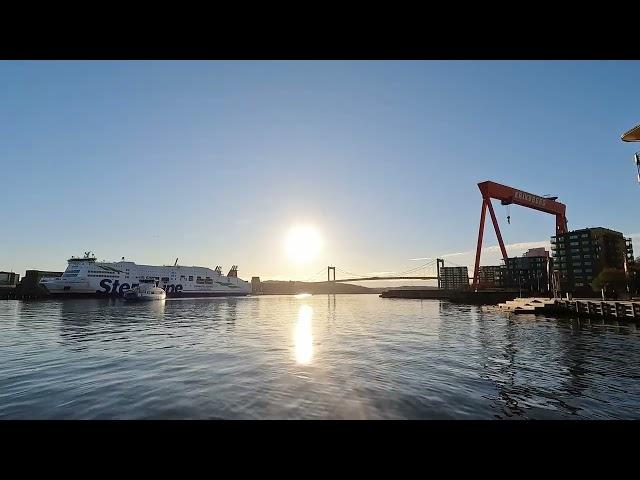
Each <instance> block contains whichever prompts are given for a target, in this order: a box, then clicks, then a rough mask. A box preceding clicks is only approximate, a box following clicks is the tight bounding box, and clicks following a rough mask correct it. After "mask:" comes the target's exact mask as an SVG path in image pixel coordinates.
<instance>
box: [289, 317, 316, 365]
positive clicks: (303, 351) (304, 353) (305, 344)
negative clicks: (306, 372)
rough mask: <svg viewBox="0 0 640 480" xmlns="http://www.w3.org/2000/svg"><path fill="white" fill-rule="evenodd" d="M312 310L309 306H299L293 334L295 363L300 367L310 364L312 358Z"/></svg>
mask: <svg viewBox="0 0 640 480" xmlns="http://www.w3.org/2000/svg"><path fill="white" fill-rule="evenodd" d="M312 318H313V308H311V307H310V306H309V305H301V306H300V310H298V321H297V322H296V326H295V330H294V333H293V341H294V345H295V354H296V362H298V363H299V364H301V365H308V364H309V363H311V360H312V357H313V335H312V333H311V320H312Z"/></svg>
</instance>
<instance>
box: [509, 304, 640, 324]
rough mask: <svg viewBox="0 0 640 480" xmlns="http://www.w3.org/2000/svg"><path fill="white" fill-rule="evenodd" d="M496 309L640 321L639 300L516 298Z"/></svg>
mask: <svg viewBox="0 0 640 480" xmlns="http://www.w3.org/2000/svg"><path fill="white" fill-rule="evenodd" d="M496 309H497V310H500V311H504V312H509V313H514V314H522V313H533V314H550V315H558V316H560V315H568V316H574V317H602V318H605V317H610V318H617V319H620V320H623V319H624V320H632V321H640V300H630V301H615V300H608V301H604V300H598V299H594V298H585V299H573V300H564V299H559V298H555V299H554V298H551V299H550V298H516V299H515V300H511V301H508V302H505V303H500V304H498V305H497V307H496Z"/></svg>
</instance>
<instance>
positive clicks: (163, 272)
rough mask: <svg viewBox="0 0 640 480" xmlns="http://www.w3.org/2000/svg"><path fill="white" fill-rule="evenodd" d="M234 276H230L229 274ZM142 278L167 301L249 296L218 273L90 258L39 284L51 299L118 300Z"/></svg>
mask: <svg viewBox="0 0 640 480" xmlns="http://www.w3.org/2000/svg"><path fill="white" fill-rule="evenodd" d="M231 273H234V272H230V274H231ZM142 278H147V279H148V278H154V279H156V280H157V282H158V286H159V287H160V288H162V289H163V290H164V291H165V293H166V296H167V298H175V297H226V296H245V295H249V294H251V284H250V283H249V282H246V281H244V280H242V279H240V278H238V277H237V276H235V275H230V276H224V275H222V274H221V273H220V270H219V269H216V270H212V269H210V268H206V267H187V266H182V265H174V266H154V265H137V264H135V263H134V262H125V261H122V262H109V263H105V262H102V263H98V262H96V261H95V259H94V258H82V259H75V258H72V259H70V260H69V266H68V267H67V269H66V270H65V272H64V273H63V275H62V277H58V278H47V279H43V280H42V281H41V282H40V285H42V286H43V287H45V288H46V290H47V291H48V292H49V294H50V295H52V296H60V297H97V298H105V297H122V296H124V294H125V293H126V292H128V291H129V290H131V289H133V288H136V287H137V286H138V284H139V283H140V279H142Z"/></svg>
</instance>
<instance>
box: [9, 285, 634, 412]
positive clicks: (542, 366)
mask: <svg viewBox="0 0 640 480" xmlns="http://www.w3.org/2000/svg"><path fill="white" fill-rule="evenodd" d="M0 329H1V334H0V418H2V419H182V418H187V419H218V418H220V419H496V418H500V419H505V418H511V419H553V418H572V419H573V418H575V419H579V418H593V419H614V418H638V417H640V413H639V412H640V382H638V380H639V379H640V366H639V362H638V361H637V360H638V358H640V334H639V332H638V331H637V330H636V326H635V325H634V324H626V325H615V324H604V323H603V322H600V321H592V322H588V321H585V320H582V321H577V320H571V321H569V320H556V319H552V318H545V317H540V316H538V317H535V316H530V315H520V316H512V317H509V316H506V315H502V314H499V313H489V312H483V311H482V309H481V308H480V307H475V306H467V305H455V304H452V303H449V302H446V301H438V300H404V299H402V300H398V299H381V298H379V297H378V296H377V295H316V296H297V297H294V296H262V297H246V298H214V299H168V300H166V301H164V302H151V303H141V304H126V303H123V302H122V301H121V300H51V301H31V302H23V301H18V300H7V301H0Z"/></svg>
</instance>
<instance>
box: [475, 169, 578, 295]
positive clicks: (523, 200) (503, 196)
mask: <svg viewBox="0 0 640 480" xmlns="http://www.w3.org/2000/svg"><path fill="white" fill-rule="evenodd" d="M478 188H479V189H480V193H482V210H481V212H480V230H479V232H478V248H477V250H476V265H475V269H474V271H473V288H474V289H475V288H476V286H477V284H478V273H479V269H480V252H481V251H482V236H483V233H484V217H485V214H486V212H487V208H488V209H489V214H490V215H491V221H492V222H493V228H494V229H495V231H496V237H498V243H499V244H500V251H501V252H502V258H503V259H504V262H505V264H506V263H507V258H508V257H507V250H506V249H505V248H504V242H503V241H502V235H501V234H500V227H498V220H497V219H496V214H495V212H494V211H493V206H492V205H491V199H492V198H495V199H496V200H500V201H501V203H502V205H511V204H515V205H522V206H523V207H528V208H532V209H534V210H538V211H540V212H546V213H551V214H553V215H555V216H556V235H561V234H563V233H567V217H566V216H565V210H566V208H567V207H566V205H565V204H564V203H560V202H556V199H557V198H558V197H540V196H538V195H534V194H532V193H527V192H523V191H522V190H517V189H515V188H512V187H507V186H506V185H501V184H499V183H495V182H489V181H487V182H480V183H479V184H478Z"/></svg>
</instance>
